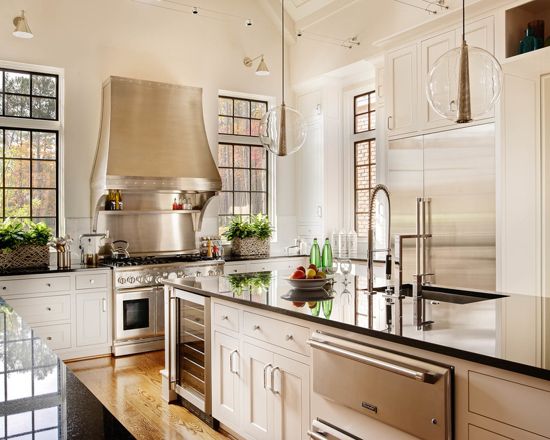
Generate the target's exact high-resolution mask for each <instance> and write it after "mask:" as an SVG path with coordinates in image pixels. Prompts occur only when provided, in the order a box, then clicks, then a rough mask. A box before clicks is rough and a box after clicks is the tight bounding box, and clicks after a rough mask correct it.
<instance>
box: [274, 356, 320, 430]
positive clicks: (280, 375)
mask: <svg viewBox="0 0 550 440" xmlns="http://www.w3.org/2000/svg"><path fill="white" fill-rule="evenodd" d="M273 378H274V383H273V393H274V394H273V395H274V398H275V402H274V406H275V408H274V409H275V438H276V439H280V440H302V439H306V438H308V436H307V431H308V429H309V427H310V424H311V418H310V414H309V388H310V387H309V367H308V366H307V365H305V364H302V363H300V362H297V361H294V360H292V359H288V358H286V357H284V356H280V355H275V372H274V375H273Z"/></svg>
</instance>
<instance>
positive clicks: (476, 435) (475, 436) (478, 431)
mask: <svg viewBox="0 0 550 440" xmlns="http://www.w3.org/2000/svg"><path fill="white" fill-rule="evenodd" d="M468 440H510V437H503V436H502V435H500V434H497V433H495V432H492V431H487V430H486V429H483V428H480V427H479V426H475V425H468Z"/></svg>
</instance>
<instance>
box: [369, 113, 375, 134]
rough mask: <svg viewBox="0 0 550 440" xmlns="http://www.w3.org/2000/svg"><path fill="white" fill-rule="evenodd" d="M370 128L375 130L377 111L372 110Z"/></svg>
mask: <svg viewBox="0 0 550 440" xmlns="http://www.w3.org/2000/svg"><path fill="white" fill-rule="evenodd" d="M369 115H370V129H371V130H375V129H376V112H370V113H369Z"/></svg>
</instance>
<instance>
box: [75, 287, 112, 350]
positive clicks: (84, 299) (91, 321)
mask: <svg viewBox="0 0 550 440" xmlns="http://www.w3.org/2000/svg"><path fill="white" fill-rule="evenodd" d="M76 323H77V325H76V344H77V345H78V346H86V345H98V344H106V343H107V338H108V327H107V325H108V315H107V292H106V291H105V290H102V291H98V292H89V293H88V292H87V293H77V294H76Z"/></svg>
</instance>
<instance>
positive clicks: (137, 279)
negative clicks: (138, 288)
mask: <svg viewBox="0 0 550 440" xmlns="http://www.w3.org/2000/svg"><path fill="white" fill-rule="evenodd" d="M136 281H137V282H138V283H139V284H141V283H143V277H142V276H139V277H136Z"/></svg>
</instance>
